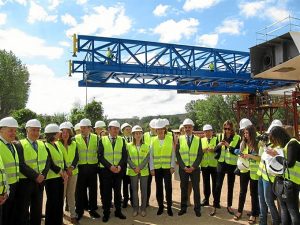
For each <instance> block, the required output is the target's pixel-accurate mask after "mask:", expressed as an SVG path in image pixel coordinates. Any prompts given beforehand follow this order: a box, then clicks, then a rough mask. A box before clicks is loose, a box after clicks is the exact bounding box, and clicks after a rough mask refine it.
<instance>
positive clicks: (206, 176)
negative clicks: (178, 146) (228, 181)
mask: <svg viewBox="0 0 300 225" xmlns="http://www.w3.org/2000/svg"><path fill="white" fill-rule="evenodd" d="M201 171H202V178H203V192H204V199H205V200H206V201H207V202H209V197H210V194H211V193H212V195H213V197H214V199H215V198H216V184H217V168H216V167H210V166H208V167H202V168H201ZM210 178H211V180H212V191H211V186H210Z"/></svg>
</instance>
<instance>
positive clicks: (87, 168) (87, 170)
mask: <svg viewBox="0 0 300 225" xmlns="http://www.w3.org/2000/svg"><path fill="white" fill-rule="evenodd" d="M97 170H98V165H97V164H86V165H79V166H78V178H77V185H76V213H77V214H78V215H82V214H83V211H84V208H85V207H86V193H87V189H88V195H89V196H88V197H89V199H88V209H89V210H97Z"/></svg>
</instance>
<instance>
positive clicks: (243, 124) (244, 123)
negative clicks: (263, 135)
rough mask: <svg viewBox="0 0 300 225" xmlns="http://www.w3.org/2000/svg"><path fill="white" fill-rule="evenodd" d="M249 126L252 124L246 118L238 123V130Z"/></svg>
mask: <svg viewBox="0 0 300 225" xmlns="http://www.w3.org/2000/svg"><path fill="white" fill-rule="evenodd" d="M250 125H252V122H251V121H250V120H249V119H247V118H243V119H241V121H240V130H243V129H245V128H246V127H248V126H250Z"/></svg>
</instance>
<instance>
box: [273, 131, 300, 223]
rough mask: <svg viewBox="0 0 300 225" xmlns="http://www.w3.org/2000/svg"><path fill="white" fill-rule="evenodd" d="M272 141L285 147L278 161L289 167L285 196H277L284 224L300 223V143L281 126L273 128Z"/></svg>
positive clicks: (286, 174) (286, 172)
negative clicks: (299, 197) (299, 198)
mask: <svg viewBox="0 0 300 225" xmlns="http://www.w3.org/2000/svg"><path fill="white" fill-rule="evenodd" d="M270 142H271V143H272V144H273V146H278V147H281V148H283V153H284V158H283V157H277V158H278V159H277V161H278V162H279V163H281V164H284V165H285V166H286V167H287V168H285V169H284V174H283V177H284V179H286V180H288V181H287V183H286V184H287V186H286V187H285V190H284V193H285V196H284V197H283V196H282V195H278V196H277V197H278V200H279V204H280V208H281V222H282V225H298V224H300V213H299V201H298V196H299V189H300V154H299V153H300V144H299V142H298V141H297V140H296V139H294V138H292V139H291V138H290V136H289V135H288V133H287V132H286V131H285V129H284V128H282V127H279V126H276V127H274V128H272V129H271V131H270ZM274 155H275V154H274ZM285 166H284V167H285ZM275 186H276V182H275Z"/></svg>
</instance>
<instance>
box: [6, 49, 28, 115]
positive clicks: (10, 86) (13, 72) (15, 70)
mask: <svg viewBox="0 0 300 225" xmlns="http://www.w3.org/2000/svg"><path fill="white" fill-rule="evenodd" d="M28 79H29V72H28V70H27V68H26V66H25V65H23V64H22V62H21V60H20V59H18V58H17V57H16V56H15V55H14V54H13V53H12V52H6V51H5V50H0V84H1V88H0V117H4V116H7V115H9V113H10V112H11V111H12V110H17V109H22V108H24V107H25V105H26V103H27V100H28V90H29V87H30V82H29V80H28Z"/></svg>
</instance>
